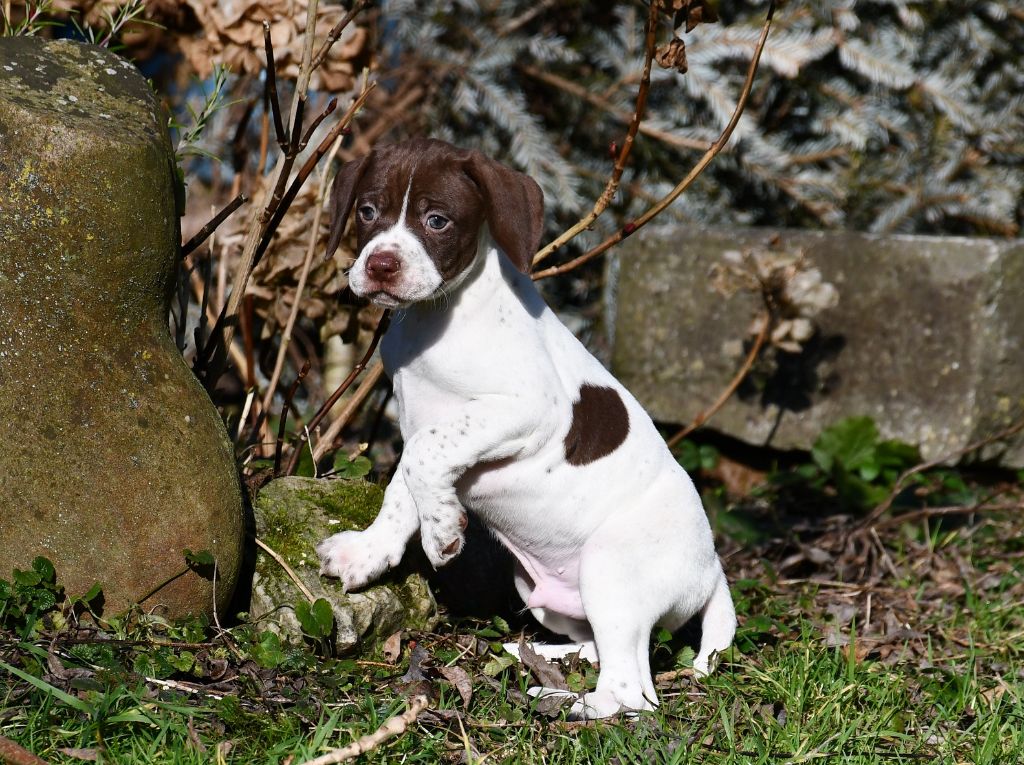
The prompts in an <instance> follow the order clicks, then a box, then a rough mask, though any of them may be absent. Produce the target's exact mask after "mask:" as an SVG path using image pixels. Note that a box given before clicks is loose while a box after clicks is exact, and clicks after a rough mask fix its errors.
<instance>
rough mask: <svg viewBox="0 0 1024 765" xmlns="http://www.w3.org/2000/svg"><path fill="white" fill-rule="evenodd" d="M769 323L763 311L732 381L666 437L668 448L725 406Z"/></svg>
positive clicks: (762, 344) (767, 332) (764, 339)
mask: <svg viewBox="0 0 1024 765" xmlns="http://www.w3.org/2000/svg"><path fill="white" fill-rule="evenodd" d="M771 324H772V321H771V314H770V313H769V312H768V311H765V312H764V313H763V314H761V329H760V331H759V332H758V333H757V338H756V339H755V340H754V345H753V346H752V347H751V349H750V352H749V353H748V354H747V358H746V359H744V361H743V365H742V366H741V367H740V369H739V371H738V372H737V373H736V375H735V377H733V378H732V382H730V383H729V384H728V385H727V386H726V387H725V390H723V391H722V393H721V395H720V396H719V397H718V399H717V400H716V401H715V403H713V404H712V405H711V406H710V407H708V408H707V409H705V410H704V411H703V412H701V413H700V414H698V415H697V416H696V417H694V418H693V422H691V423H690V424H689V425H687V426H686V427H685V428H682V429H680V430H679V431H678V432H677V433H676V434H675V435H674V436H672V437H671V438H670V439H668V441H666V444H667V445H668V447H669V448H670V449H671V448H672V447H673V446H675V445H676V444H678V443H679V442H680V441H682V440H683V439H684V438H686V437H687V436H688V435H690V434H691V433H692V432H693V431H695V430H696V429H697V428H699V427H700V426H701V425H703V424H704V423H705V422H707V421H708V420H710V419H711V418H712V417H714V416H715V414H716V413H717V412H718V410H719V409H721V408H722V407H723V406H725V402H726V401H728V400H729V399H730V398H731V397H732V394H733V393H735V392H736V389H737V388H738V387H740V383H741V382H743V379H744V378H745V377H746V376H747V373H748V372H750V368H751V367H752V366H754V361H756V360H757V355H758V354H759V353H760V352H761V348H763V347H764V344H765V341H766V340H767V339H768V334H769V329H770V328H771Z"/></svg>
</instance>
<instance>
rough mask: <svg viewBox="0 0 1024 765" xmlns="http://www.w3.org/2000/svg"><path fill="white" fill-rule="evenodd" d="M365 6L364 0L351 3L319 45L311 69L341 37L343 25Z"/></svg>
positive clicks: (347, 23)
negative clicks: (347, 10) (349, 7)
mask: <svg viewBox="0 0 1024 765" xmlns="http://www.w3.org/2000/svg"><path fill="white" fill-rule="evenodd" d="M365 7H366V0H356V2H355V3H353V4H352V8H351V10H349V12H348V13H346V14H345V16H344V17H343V18H342V20H341V21H339V22H338V23H337V24H335V25H334V26H333V27H331V31H330V32H328V33H327V39H326V40H324V44H323V45H321V46H320V50H318V51H317V52H316V57H315V58H314V59H313V66H312V68H313V69H316V68H317V67H319V66H320V65H321V64H322V63H323V62H324V59H325V58H327V54H328V53H330V51H331V47H332V46H333V45H334V43H336V42H337V41H338V38H340V37H341V33H342V32H344V31H345V27H347V26H348V25H349V24H351V23H352V19H354V18H355V17H356V16H358V15H359V13H360V12H361V11H362V10H363V8H365Z"/></svg>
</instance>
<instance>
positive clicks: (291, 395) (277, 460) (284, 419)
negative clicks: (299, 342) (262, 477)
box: [264, 301, 309, 475]
mask: <svg viewBox="0 0 1024 765" xmlns="http://www.w3.org/2000/svg"><path fill="white" fill-rule="evenodd" d="M297 302H298V301H296V303H297ZM308 374H309V361H308V360H307V361H306V363H305V364H303V365H302V369H300V370H299V374H298V375H297V376H296V377H295V380H294V381H292V384H291V385H290V386H288V392H287V393H286V394H285V396H284V405H283V406H282V407H281V421H280V422H279V423H278V425H277V444H276V445H275V446H274V475H278V474H279V473H280V472H281V451H282V450H283V449H284V434H285V428H286V426H287V424H288V410H289V409H290V408H291V405H292V401H293V400H294V399H295V392H296V391H297V390H298V389H299V386H300V385H302V381H303V380H305V379H306V375H308ZM264 411H266V409H264Z"/></svg>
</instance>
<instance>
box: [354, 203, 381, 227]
mask: <svg viewBox="0 0 1024 765" xmlns="http://www.w3.org/2000/svg"><path fill="white" fill-rule="evenodd" d="M358 213H359V220H361V221H363V222H364V223H370V222H371V221H373V220H374V218H376V217H377V211H376V210H375V209H374V208H373V206H372V205H362V206H360V208H359V210H358Z"/></svg>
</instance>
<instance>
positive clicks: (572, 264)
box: [533, 0, 775, 279]
mask: <svg viewBox="0 0 1024 765" xmlns="http://www.w3.org/2000/svg"><path fill="white" fill-rule="evenodd" d="M774 15H775V2H774V0H772V2H771V3H769V5H768V14H767V17H766V18H765V21H764V26H762V27H761V37H760V38H759V39H758V41H757V47H756V48H755V49H754V56H753V58H752V59H751V60H750V66H749V67H748V68H747V78H746V81H745V82H744V83H743V89H742V90H741V91H740V97H739V101H737V103H736V108H735V109H734V110H733V113H732V117H730V118H729V122H728V124H727V125H726V126H725V128H723V130H722V132H721V134H720V135H719V136H718V138H717V139H715V142H714V143H713V144H711V148H709V149H708V150H707V151H706V152H705V153H704V156H702V157H701V158H700V159H699V160H698V161H697V164H696V165H694V167H693V169H692V170H691V171H690V172H689V173H688V174H687V176H686V177H685V178H683V180H682V181H680V182H679V184H678V185H677V186H676V187H675V188H674V189H672V191H670V192H669V193H668V194H666V195H665V196H664V197H662V198H661V199H660V200H659V201H658V202H657V203H656V204H654V205H653V206H651V207H650V208H649V209H648V210H647V211H646V212H645V213H644V214H643V215H641V216H640V217H639V218H637V219H636V220H633V221H630V222H629V223H627V224H626V225H625V226H623V227H622V229H620V230H619V231H617V232H616V233H615V234H613V235H612V236H610V237H608V238H607V239H605V240H604V241H603V242H601V244H599V245H597V246H596V247H594V248H592V249H591V250H588V251H587V252H585V253H583V254H582V255H580V256H579V257H577V258H574V259H573V260H570V261H568V262H567V263H563V264H562V265H560V266H552V267H551V268H545V269H544V270H543V271H537V272H535V273H534V274H533V278H534V279H547V278H548V277H551V276H557V275H559V274H564V273H566V272H567V271H572V270H573V269H575V268H579V267H580V266H581V265H583V264H584V263H586V262H587V261H590V260H593V259H594V258H596V257H597V256H598V255H601V254H603V253H604V252H605V251H606V250H608V249H610V248H611V247H613V246H614V245H616V244H618V243H619V242H621V241H622V240H623V239H625V238H626V237H627V236H629V235H630V234H633V233H634V232H635V231H637V230H638V229H640V228H642V227H643V226H645V225H647V224H648V223H649V222H650V221H651V220H653V219H654V218H655V217H656V216H657V215H659V214H661V213H662V212H663V211H664V210H665V208H667V207H668V206H669V205H670V204H672V203H673V202H674V201H675V200H676V199H677V198H678V197H679V195H680V194H682V193H683V192H684V191H686V190H687V189H688V188H689V187H690V186H691V185H692V184H693V182H694V181H695V180H697V178H698V177H699V176H700V174H701V173H703V172H704V170H705V169H706V168H707V166H708V165H709V164H710V163H711V160H713V159H714V158H715V157H716V156H718V155H719V154H720V153H721V151H722V149H723V148H724V147H725V144H726V143H728V141H729V139H730V138H731V137H732V134H733V131H734V130H735V129H736V125H737V124H738V123H739V120H740V116H741V115H742V114H743V110H744V109H745V108H746V106H747V99H748V98H749V97H750V91H751V89H752V88H753V85H754V75H755V74H756V73H757V65H758V63H759V62H760V60H761V52H762V51H763V50H764V45H765V42H766V41H767V40H768V30H769V29H770V28H771V24H772V17H773V16H774Z"/></svg>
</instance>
